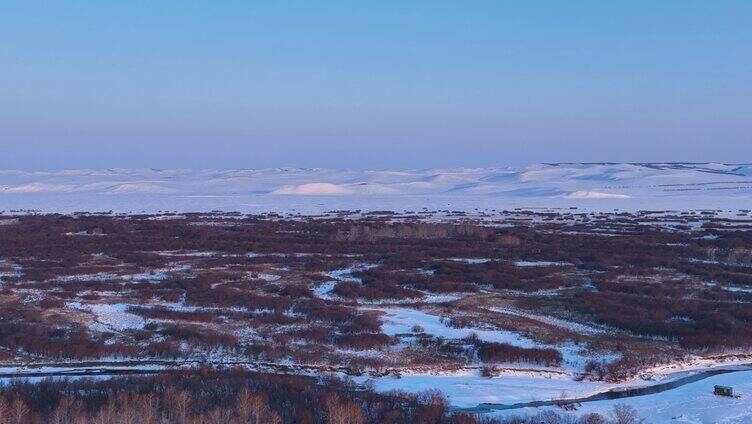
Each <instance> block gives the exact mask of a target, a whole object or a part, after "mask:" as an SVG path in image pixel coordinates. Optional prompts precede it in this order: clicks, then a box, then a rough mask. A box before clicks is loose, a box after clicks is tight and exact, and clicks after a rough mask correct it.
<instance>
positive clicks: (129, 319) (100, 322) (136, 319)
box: [66, 302, 146, 332]
mask: <svg viewBox="0 0 752 424" xmlns="http://www.w3.org/2000/svg"><path fill="white" fill-rule="evenodd" d="M66 306H67V307H68V308H71V309H78V310H82V311H88V312H91V313H93V314H94V315H95V316H96V322H94V323H92V324H90V325H89V329H91V330H92V331H100V332H107V331H125V330H140V329H143V328H144V325H146V321H145V320H144V319H143V318H141V317H140V316H138V315H135V314H132V313H130V312H126V310H127V309H128V305H125V304H122V303H113V304H108V303H96V304H81V303H79V302H69V303H67V304H66Z"/></svg>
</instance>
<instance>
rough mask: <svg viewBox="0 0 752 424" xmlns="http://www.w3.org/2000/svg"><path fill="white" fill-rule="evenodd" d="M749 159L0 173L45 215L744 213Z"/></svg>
mask: <svg viewBox="0 0 752 424" xmlns="http://www.w3.org/2000/svg"><path fill="white" fill-rule="evenodd" d="M750 200H752V165H749V164H747V165H734V164H720V163H703V164H692V163H595V164H594V163H590V164H579V163H567V164H538V165H531V166H527V167H520V168H512V167H502V168H455V169H418V170H415V169H413V170H385V171H356V170H331V169H318V168H274V169H258V170H253V169H241V170H195V171H194V170H158V169H103V170H91V169H78V170H66V171H52V172H25V171H13V170H6V171H2V170H0V205H1V208H0V209H2V210H6V211H8V210H39V211H43V212H63V213H70V212H75V211H90V212H97V211H110V210H112V211H114V212H122V213H127V212H158V211H178V212H179V211H196V212H200V211H212V210H225V211H239V212H245V213H258V212H268V211H275V212H300V213H320V212H325V211H330V210H343V209H349V210H353V209H361V210H393V211H398V212H399V211H404V210H420V208H423V207H426V208H429V209H451V210H467V211H470V210H474V209H475V208H478V209H488V210H491V209H511V208H516V207H520V208H538V207H557V208H568V207H577V208H581V209H585V210H601V211H612V210H613V209H617V208H618V209H621V210H640V209H651V210H656V209H719V208H723V209H734V210H738V209H744V208H746V207H748V206H749V204H750Z"/></svg>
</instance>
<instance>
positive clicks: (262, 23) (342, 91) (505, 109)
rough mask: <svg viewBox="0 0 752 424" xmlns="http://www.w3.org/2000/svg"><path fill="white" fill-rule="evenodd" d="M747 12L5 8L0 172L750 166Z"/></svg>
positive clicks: (481, 5)
mask: <svg viewBox="0 0 752 424" xmlns="http://www.w3.org/2000/svg"><path fill="white" fill-rule="evenodd" d="M750 22H752V1H748V0H741V1H723V0H719V1H706V0H701V1H700V0H662V1H655V0H650V1H645V0H632V1H619V2H614V1H602V0H598V1H595V0H592V1H591V0H572V1H564V0H560V1H553V0H550V1H545V0H526V1H514V0H509V1H501V0H489V1H484V0H466V1H457V0H454V1H445V0H425V1H423V0H414V1H404V0H381V1H363V2H353V1H335V0H332V1H316V0H305V1H303V0H301V1H290V0H279V1H254V0H205V1H189V0H181V1H178V0H175V1H166V0H129V1H90V0H89V1H75V0H56V1H41V0H20V1H17V0H2V1H0V40H2V42H0V169H21V170H46V169H68V168H110V167H124V168H142V167H154V168H193V169H205V168H221V169H224V168H269V167H277V166H296V167H326V168H348V169H390V168H394V169H396V168H428V167H460V166H471V167H475V166H484V167H485V166H506V165H513V166H516V165H525V164H529V163H535V162H559V161H570V162H577V161H589V162H593V161H615V162H636V161H699V162H704V161H718V162H734V163H738V162H752V24H750Z"/></svg>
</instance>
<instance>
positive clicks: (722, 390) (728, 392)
mask: <svg viewBox="0 0 752 424" xmlns="http://www.w3.org/2000/svg"><path fill="white" fill-rule="evenodd" d="M713 394H714V395H717V396H728V397H734V389H733V387H731V386H718V385H716V386H714V387H713Z"/></svg>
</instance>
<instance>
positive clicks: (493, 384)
mask: <svg viewBox="0 0 752 424" xmlns="http://www.w3.org/2000/svg"><path fill="white" fill-rule="evenodd" d="M525 374H526V373H517V375H504V376H501V377H494V378H487V377H481V376H480V375H478V374H477V373H472V372H464V373H444V374H441V373H435V374H426V373H423V374H406V375H402V376H401V377H400V378H394V377H384V378H378V379H373V380H371V381H372V384H373V387H374V389H376V390H378V391H382V392H388V391H391V390H400V391H406V392H412V393H420V392H423V391H426V390H440V391H441V392H442V393H444V395H446V396H447V398H448V399H449V400H450V402H451V404H452V406H454V407H458V408H472V407H474V406H477V405H478V404H479V403H501V404H514V403H519V402H531V401H535V400H541V399H565V398H569V397H580V396H588V395H592V394H596V393H599V392H601V391H604V390H608V389H609V388H611V387H613V385H610V384H609V383H603V382H585V381H583V382H577V381H574V380H573V379H571V378H569V377H565V376H556V375H550V374H549V375H544V374H538V375H534V374H532V373H527V375H525Z"/></svg>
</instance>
